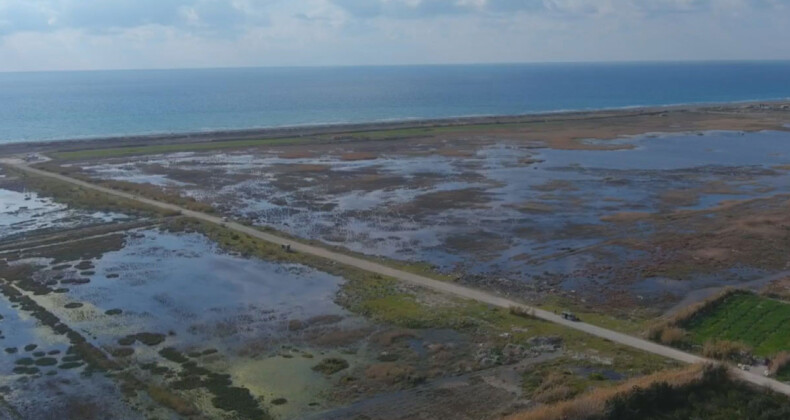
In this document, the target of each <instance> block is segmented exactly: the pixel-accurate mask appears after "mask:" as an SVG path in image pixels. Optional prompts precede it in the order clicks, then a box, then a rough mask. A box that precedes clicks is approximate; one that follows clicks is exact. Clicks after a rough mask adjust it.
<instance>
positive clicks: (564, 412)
mask: <svg viewBox="0 0 790 420" xmlns="http://www.w3.org/2000/svg"><path fill="white" fill-rule="evenodd" d="M704 372H705V365H692V366H688V367H685V368H682V369H673V370H666V371H662V372H658V373H655V374H652V375H647V376H642V377H639V378H635V379H631V380H628V381H625V382H623V383H621V384H619V385H616V386H612V387H605V388H596V389H594V390H592V391H590V392H588V393H585V394H582V395H581V396H579V397H578V398H575V399H573V400H570V401H563V402H560V403H557V404H552V405H544V406H540V407H537V408H535V409H533V410H530V411H526V412H523V413H517V414H514V415H511V416H509V417H507V419H508V420H572V419H587V418H590V417H593V416H597V415H602V414H603V413H604V410H605V409H606V402H607V401H609V400H611V399H612V398H614V397H615V396H617V395H620V394H624V393H629V392H631V391H633V389H634V388H642V389H644V388H647V387H649V386H651V385H653V384H656V383H667V384H669V385H670V386H672V387H675V388H679V387H682V386H685V385H688V384H690V383H691V382H694V381H699V380H701V379H702V378H703V375H704Z"/></svg>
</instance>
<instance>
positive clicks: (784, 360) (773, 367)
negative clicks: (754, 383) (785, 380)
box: [768, 351, 790, 375]
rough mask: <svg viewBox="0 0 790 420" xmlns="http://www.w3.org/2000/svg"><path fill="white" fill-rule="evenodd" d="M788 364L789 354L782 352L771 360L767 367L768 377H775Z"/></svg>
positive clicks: (789, 360) (789, 361) (789, 362)
mask: <svg viewBox="0 0 790 420" xmlns="http://www.w3.org/2000/svg"><path fill="white" fill-rule="evenodd" d="M788 364H790V353H788V352H786V351H783V352H780V353H779V354H777V355H776V356H774V358H773V359H771V364H770V365H768V373H769V374H770V375H776V374H777V373H779V371H781V370H783V368H784V367H786V366H788Z"/></svg>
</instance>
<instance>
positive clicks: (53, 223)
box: [0, 168, 126, 240]
mask: <svg viewBox="0 0 790 420" xmlns="http://www.w3.org/2000/svg"><path fill="white" fill-rule="evenodd" d="M125 218H126V216H124V215H122V214H120V213H112V212H102V211H84V210H76V209H71V208H69V207H68V206H67V205H65V204H62V203H57V202H55V201H54V200H52V199H51V198H48V197H42V196H40V195H39V194H37V193H36V192H34V191H28V190H27V189H26V188H25V187H24V186H23V185H22V184H21V183H20V181H19V180H18V179H17V178H16V177H14V176H10V175H8V174H6V173H4V172H3V170H2V168H0V240H7V239H10V237H12V236H21V235H24V234H27V233H31V232H35V231H38V230H46V229H49V230H57V229H64V228H74V227H79V226H85V225H90V224H97V223H105V222H111V221H116V220H122V219H125Z"/></svg>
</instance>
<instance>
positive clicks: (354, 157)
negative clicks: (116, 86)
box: [340, 152, 378, 162]
mask: <svg viewBox="0 0 790 420" xmlns="http://www.w3.org/2000/svg"><path fill="white" fill-rule="evenodd" d="M377 158H378V156H377V155H376V154H375V153H367V152H349V153H343V155H341V156H340V160H344V161H347V162H354V161H358V160H373V159H377Z"/></svg>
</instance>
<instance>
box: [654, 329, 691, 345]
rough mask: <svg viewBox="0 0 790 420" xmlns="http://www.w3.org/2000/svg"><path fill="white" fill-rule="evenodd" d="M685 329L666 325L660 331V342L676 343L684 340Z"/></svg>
mask: <svg viewBox="0 0 790 420" xmlns="http://www.w3.org/2000/svg"><path fill="white" fill-rule="evenodd" d="M686 336H687V333H686V330H684V329H682V328H678V327H674V326H668V327H666V328H664V329H663V330H662V331H661V335H660V337H659V338H658V339H659V341H660V342H661V344H666V345H677V344H680V343H683V342H684V341H685V340H686Z"/></svg>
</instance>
